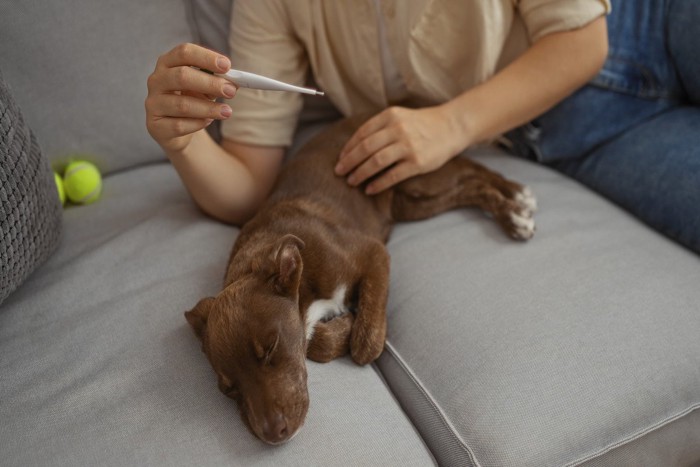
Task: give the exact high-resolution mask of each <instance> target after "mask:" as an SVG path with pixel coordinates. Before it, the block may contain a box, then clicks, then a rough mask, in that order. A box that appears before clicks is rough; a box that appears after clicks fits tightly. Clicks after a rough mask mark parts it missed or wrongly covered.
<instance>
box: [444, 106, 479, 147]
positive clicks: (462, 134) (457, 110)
mask: <svg viewBox="0 0 700 467" xmlns="http://www.w3.org/2000/svg"><path fill="white" fill-rule="evenodd" d="M459 104H460V103H458V102H457V101H456V100H452V101H449V102H446V103H445V104H442V105H441V106H440V107H439V110H440V112H441V114H442V115H443V116H444V123H445V127H446V128H447V130H448V132H449V134H450V135H453V137H452V138H450V140H451V141H453V144H454V147H453V148H451V149H452V152H453V153H454V154H458V153H460V152H462V151H463V150H465V149H466V148H468V147H469V146H471V145H473V144H475V143H477V142H478V140H477V136H476V128H477V122H476V121H475V115H474V113H473V112H470V111H469V109H467V108H465V107H464V106H463V105H459Z"/></svg>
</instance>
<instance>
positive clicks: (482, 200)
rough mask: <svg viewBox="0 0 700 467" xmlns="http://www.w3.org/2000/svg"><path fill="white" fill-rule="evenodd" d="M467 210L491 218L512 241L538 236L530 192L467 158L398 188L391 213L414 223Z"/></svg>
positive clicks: (403, 183)
mask: <svg viewBox="0 0 700 467" xmlns="http://www.w3.org/2000/svg"><path fill="white" fill-rule="evenodd" d="M467 206H476V207H479V208H481V209H482V210H483V211H485V212H486V213H488V214H490V215H492V216H493V218H494V219H495V220H496V221H497V222H498V223H499V224H500V226H501V227H502V228H503V230H504V231H505V232H506V234H508V235H509V236H511V237H512V238H515V239H518V240H527V239H529V238H531V237H532V235H533V234H534V232H535V222H534V220H533V219H532V215H533V213H534V211H535V209H536V207H537V204H536V202H535V197H534V196H533V195H532V192H531V191H530V190H529V188H527V187H523V186H522V185H519V184H517V183H515V182H512V181H510V180H507V179H506V178H504V177H503V176H501V175H499V174H497V173H495V172H492V171H491V170H489V169H487V168H486V167H484V166H482V165H481V164H478V163H476V162H474V161H472V160H470V159H468V158H466V157H455V158H453V159H452V160H450V161H449V162H448V163H446V164H445V165H443V166H442V167H441V168H440V169H438V170H436V171H434V172H430V173H426V174H422V175H418V176H416V177H413V178H410V179H408V180H406V181H404V182H402V183H400V184H399V185H397V186H396V188H395V189H394V198H393V201H392V206H391V212H392V217H393V218H394V220H396V221H414V220H421V219H427V218H429V217H432V216H435V215H437V214H439V213H441V212H444V211H447V210H450V209H454V208H457V207H467Z"/></svg>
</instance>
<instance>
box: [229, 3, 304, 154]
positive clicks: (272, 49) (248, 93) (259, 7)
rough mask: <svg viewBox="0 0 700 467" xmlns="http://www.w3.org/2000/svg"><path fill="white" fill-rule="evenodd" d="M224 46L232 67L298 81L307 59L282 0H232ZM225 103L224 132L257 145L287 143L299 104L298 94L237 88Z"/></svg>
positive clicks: (287, 144)
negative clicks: (228, 113)
mask: <svg viewBox="0 0 700 467" xmlns="http://www.w3.org/2000/svg"><path fill="white" fill-rule="evenodd" d="M229 47H230V50H231V64H232V65H231V66H232V67H233V68H235V69H238V70H242V71H248V72H252V73H257V74H261V75H264V76H267V77H270V78H273V79H277V80H280V81H284V82H287V83H290V84H296V85H298V86H303V85H304V81H305V79H306V74H307V71H308V59H307V58H306V53H305V50H304V47H303V45H302V44H301V43H300V42H299V40H298V39H297V38H296V37H295V35H294V33H293V30H292V27H291V21H290V18H289V17H288V15H287V14H286V10H285V5H284V0H236V1H235V2H234V3H233V10H232V13H231V28H230V33H229ZM226 103H227V104H229V105H230V106H231V109H232V110H233V114H232V116H231V117H230V118H228V119H227V120H224V121H223V122H222V124H221V133H222V135H223V137H224V138H227V139H231V140H234V141H237V142H241V143H247V144H254V145H260V146H289V145H290V144H291V141H292V137H293V134H294V129H295V127H296V123H297V120H298V117H299V113H300V111H301V107H302V98H301V96H300V95H299V94H297V93H293V92H279V91H260V90H254V89H247V88H239V90H238V92H237V93H236V96H235V97H234V98H233V99H228V100H227V101H226Z"/></svg>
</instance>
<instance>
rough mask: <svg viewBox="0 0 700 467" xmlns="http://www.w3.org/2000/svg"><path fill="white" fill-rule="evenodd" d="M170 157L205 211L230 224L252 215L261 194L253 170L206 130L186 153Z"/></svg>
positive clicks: (199, 134)
mask: <svg viewBox="0 0 700 467" xmlns="http://www.w3.org/2000/svg"><path fill="white" fill-rule="evenodd" d="M168 158H169V159H170V161H171V162H172V164H173V166H174V167H175V169H176V170H177V173H178V174H179V175H180V178H181V179H182V181H183V183H184V184H185V186H186V187H187V190H188V191H189V193H190V195H191V196H192V198H193V199H194V201H195V202H196V203H197V205H198V206H199V207H200V208H201V209H202V210H203V211H204V212H206V213H207V214H209V215H210V216H212V217H214V218H216V219H219V220H221V221H223V222H227V223H230V224H241V223H243V222H244V221H245V220H246V219H247V218H248V217H250V215H251V214H252V212H251V211H252V210H253V209H254V206H255V205H256V204H257V200H256V198H257V197H258V196H259V193H258V191H259V190H256V184H255V180H254V177H253V175H252V173H251V171H250V170H249V169H248V167H246V165H245V164H243V163H242V162H241V161H240V160H239V159H238V158H236V157H234V156H233V155H232V154H230V153H229V152H227V151H226V150H225V149H224V148H222V147H221V146H219V145H218V144H217V143H216V142H215V141H214V140H213V139H212V138H211V136H209V134H208V133H207V132H206V131H205V130H200V131H199V132H197V133H195V134H194V135H193V138H192V142H191V143H190V144H189V146H187V147H186V148H185V150H184V151H183V152H181V153H175V154H170V153H169V154H168Z"/></svg>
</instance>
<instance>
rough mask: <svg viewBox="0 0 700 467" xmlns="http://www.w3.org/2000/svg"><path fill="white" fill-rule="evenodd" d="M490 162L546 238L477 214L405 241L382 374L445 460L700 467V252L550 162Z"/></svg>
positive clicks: (417, 228)
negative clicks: (522, 192) (508, 232)
mask: <svg viewBox="0 0 700 467" xmlns="http://www.w3.org/2000/svg"><path fill="white" fill-rule="evenodd" d="M476 158H477V159H478V160H480V161H481V162H483V163H484V164H486V165H489V166H491V167H492V168H494V169H495V170H498V171H500V172H502V173H504V174H506V175H507V176H510V177H511V178H513V179H516V180H519V181H521V182H524V183H526V184H528V185H530V186H531V187H532V188H533V190H534V192H535V193H536V195H537V197H538V201H539V206H540V208H539V212H538V213H537V215H536V220H537V229H538V230H537V233H536V235H535V237H534V238H533V239H532V240H531V241H530V242H527V243H517V242H513V241H511V240H509V239H508V238H506V237H505V236H504V235H503V234H502V233H501V232H500V231H499V229H498V228H497V226H496V225H495V223H494V222H492V221H491V220H489V219H487V218H486V217H485V216H484V215H482V214H481V213H480V212H476V211H470V210H462V211H455V212H450V213H447V214H444V215H441V216H439V217H437V218H433V219H431V220H428V221H425V222H419V223H413V224H402V225H399V226H398V227H397V228H396V229H395V230H394V232H393V234H392V237H391V239H390V242H389V250H390V253H391V257H392V268H391V269H392V275H391V281H392V282H391V289H390V297H389V305H388V313H389V324H388V344H387V351H386V352H384V354H383V355H382V357H381V358H380V361H379V368H380V370H381V371H382V373H383V374H384V376H385V378H386V380H387V382H388V384H389V386H390V387H391V388H392V390H393V391H394V393H395V394H396V397H397V398H398V400H399V401H400V402H401V404H402V405H403V406H404V408H405V410H406V411H407V413H408V414H409V416H410V417H411V418H412V419H413V421H414V423H415V425H416V426H417V428H418V429H419V431H420V432H421V434H423V437H424V439H425V440H426V442H427V444H428V446H429V447H430V448H431V450H432V451H433V452H434V453H435V455H436V457H437V459H438V462H439V463H440V464H441V465H461V466H464V465H480V466H542V465H577V464H579V463H582V462H585V461H589V462H590V463H591V465H616V466H617V465H636V466H638V465H650V466H651V465H655V466H656V465H689V464H691V463H692V462H697V461H699V460H700V418H699V417H698V416H697V415H693V414H697V409H698V408H699V407H700V366H699V365H698V362H699V361H700V338H698V336H699V335H700V313H698V310H699V305H698V304H699V303H700V287H698V284H700V260H699V258H698V256H697V255H695V254H693V253H692V252H690V251H689V250H685V249H684V248H682V247H680V246H678V245H677V244H674V243H672V242H671V241H669V240H667V239H666V238H665V237H662V236H661V235H659V234H657V233H656V232H654V231H652V230H651V229H649V228H648V227H646V226H645V225H643V224H641V223H640V222H639V221H637V220H636V219H634V218H632V217H631V216H629V215H628V214H627V213H625V212H624V211H622V210H620V209H619V208H617V207H616V206H614V205H612V204H610V203H609V202H607V201H606V200H604V199H603V198H601V197H599V196H598V195H596V194H594V193H592V192H590V191H589V190H587V189H586V188H584V187H582V186H581V185H579V184H577V183H576V182H573V181H571V180H569V179H567V178H564V177H563V176H561V175H560V174H558V173H556V172H553V171H551V170H549V169H547V168H545V167H542V166H538V165H534V164H532V163H529V162H528V161H524V160H520V159H515V158H511V157H509V156H507V155H503V154H500V153H497V152H495V151H493V150H487V151H485V152H483V151H482V152H480V153H479V154H478V155H476ZM694 411H695V412H694ZM625 446H634V449H633V450H629V449H627V448H625ZM623 449H627V451H626V454H625V453H624V452H620V453H618V452H617V451H620V450H623ZM606 456H608V457H606ZM608 459H609V460H608ZM624 459H634V461H631V462H630V463H624V464H620V461H621V460H624ZM642 459H643V460H644V462H641V463H638V462H639V461H640V460H642Z"/></svg>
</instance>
